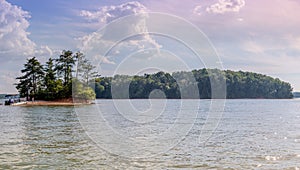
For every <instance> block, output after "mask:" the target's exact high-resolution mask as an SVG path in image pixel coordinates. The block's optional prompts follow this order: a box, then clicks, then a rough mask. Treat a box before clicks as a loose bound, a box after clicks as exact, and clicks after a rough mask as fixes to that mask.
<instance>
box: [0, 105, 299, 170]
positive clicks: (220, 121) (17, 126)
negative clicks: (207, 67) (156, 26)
mask: <svg viewBox="0 0 300 170" xmlns="http://www.w3.org/2000/svg"><path fill="white" fill-rule="evenodd" d="M120 102H121V104H120V103H119V104H117V107H116V103H113V102H112V100H97V102H96V104H95V105H90V106H78V107H41V106H37V107H10V106H0V169H26V168H27V169H291V170H292V169H294V170H296V169H299V168H300V100H297V99H291V100H260V99H257V100H247V99H244V100H226V102H225V107H224V112H222V114H219V113H221V112H219V113H218V114H217V115H215V114H213V113H210V111H209V109H210V104H211V102H212V101H211V100H185V104H184V106H183V104H182V101H181V100H155V101H154V104H153V103H152V104H153V105H151V103H149V100H132V102H131V105H130V106H133V107H134V108H135V111H137V112H138V113H140V114H134V113H133V110H127V109H124V106H125V105H126V102H128V101H124V100H120ZM122 102H125V103H122ZM122 104H124V105H122ZM127 104H128V103H127ZM155 104H157V105H155ZM161 104H162V105H161ZM197 104H199V105H198V107H196V106H197ZM121 105H122V107H121ZM156 106H157V107H156ZM161 106H163V107H161ZM179 111H181V113H179ZM195 113H196V114H195ZM180 114H181V116H178V115H180ZM99 115H100V116H99ZM209 115H212V117H213V119H212V120H215V121H212V122H207V121H206V120H207V117H208V116H209ZM220 115H221V116H222V117H218V116H220ZM214 116H215V117H214ZM178 117H179V118H180V120H178ZM98 118H99V119H98ZM98 120H104V121H99V122H98ZM209 123H211V126H207V128H205V127H206V126H205V125H206V124H209ZM99 124H101V125H99ZM107 126H108V127H107ZM209 127H212V129H213V130H212V131H211V132H212V133H211V132H210V129H209ZM174 128H175V129H174ZM204 132H207V134H209V135H208V137H209V138H208V139H207V140H202V141H201V138H199V137H200V136H201V134H205V133H204ZM120 136H121V137H120ZM128 139H130V140H128ZM130 141H131V142H132V143H130Z"/></svg>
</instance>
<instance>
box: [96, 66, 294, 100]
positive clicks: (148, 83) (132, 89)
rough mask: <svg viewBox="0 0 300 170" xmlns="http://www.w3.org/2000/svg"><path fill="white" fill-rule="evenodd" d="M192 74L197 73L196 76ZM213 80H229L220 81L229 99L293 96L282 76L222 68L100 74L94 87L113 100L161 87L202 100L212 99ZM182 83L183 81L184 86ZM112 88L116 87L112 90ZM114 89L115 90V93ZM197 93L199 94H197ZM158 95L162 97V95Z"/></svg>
mask: <svg viewBox="0 0 300 170" xmlns="http://www.w3.org/2000/svg"><path fill="white" fill-rule="evenodd" d="M191 75H192V76H193V77H192V78H191ZM220 75H222V76H220ZM191 79H194V80H191ZM212 79H225V80H220V81H224V85H225V86H226V87H225V88H224V89H225V90H226V98H228V99H240V98H251V99H286V98H293V94H292V91H293V89H292V87H291V85H290V84H289V83H287V82H283V81H281V80H279V79H278V78H272V77H270V76H266V75H263V74H257V73H252V72H243V71H230V70H226V71H221V70H218V69H205V68H203V69H199V70H193V71H191V72H184V71H181V72H174V73H172V74H170V73H164V72H158V73H155V74H145V75H143V76H138V75H135V76H128V75H116V76H114V77H98V78H96V79H95V82H94V84H93V87H94V89H95V92H96V97H97V98H105V99H111V98H112V97H113V98H131V99H136V98H143V99H145V98H148V97H149V95H150V93H151V92H152V91H153V90H161V91H162V92H163V93H164V95H165V97H166V98H168V99H181V98H195V96H196V97H197V98H201V99H211V98H212V90H211V83H210V82H211V80H212ZM215 82H218V81H215ZM178 84H180V87H179V85H178ZM112 87H114V89H111V88H112ZM194 87H198V89H197V90H195V89H193V88H194ZM124 89H129V93H128V94H124ZM127 91H128V90H127ZM111 92H113V94H114V96H112V93H111ZM195 92H198V93H199V94H197V95H195V94H194V93H195ZM183 94H185V95H183ZM161 97H164V96H161ZM154 98H155V95H154ZM158 98H160V97H159V96H158Z"/></svg>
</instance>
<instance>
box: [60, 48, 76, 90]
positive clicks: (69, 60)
mask: <svg viewBox="0 0 300 170" xmlns="http://www.w3.org/2000/svg"><path fill="white" fill-rule="evenodd" d="M56 62H57V64H56V70H57V73H58V75H60V76H62V77H63V82H64V85H65V86H66V85H68V84H69V83H70V82H71V81H72V71H73V70H72V69H73V66H74V65H75V62H76V59H75V57H74V56H73V53H72V51H65V50H64V51H63V52H62V54H61V55H60V56H59V58H58V59H56Z"/></svg>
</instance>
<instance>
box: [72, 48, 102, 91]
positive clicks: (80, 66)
mask: <svg viewBox="0 0 300 170" xmlns="http://www.w3.org/2000/svg"><path fill="white" fill-rule="evenodd" d="M75 56H76V58H77V72H76V78H77V79H78V78H79V76H80V77H81V79H82V81H83V82H84V84H85V85H86V86H89V81H90V80H91V79H92V78H94V77H95V76H96V75H97V72H96V71H95V68H96V67H95V66H94V65H92V63H91V62H90V61H89V60H88V59H86V57H85V55H83V54H82V53H80V52H78V53H76V55H75Z"/></svg>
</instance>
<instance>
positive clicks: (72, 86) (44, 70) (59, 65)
mask: <svg viewBox="0 0 300 170" xmlns="http://www.w3.org/2000/svg"><path fill="white" fill-rule="evenodd" d="M75 67H76V68H77V72H76V75H75V76H74V75H73V72H74V68H75ZM94 68H95V66H93V65H92V64H91V63H90V62H89V61H88V60H87V59H86V58H85V56H84V55H83V54H82V53H80V52H77V53H75V54H73V52H72V51H65V50H64V51H62V53H61V55H60V56H59V57H58V58H56V59H52V58H49V60H48V61H47V62H46V63H45V64H44V65H42V64H41V63H40V62H39V61H38V59H37V58H36V57H32V58H30V59H28V60H27V62H26V63H25V64H24V68H23V69H22V70H21V72H22V74H23V75H22V76H20V77H17V80H19V83H17V84H16V88H17V90H18V91H19V93H20V95H21V97H26V98H27V100H33V99H37V100H58V99H69V98H72V97H73V99H74V98H76V99H82V100H92V99H94V98H95V96H96V95H95V92H94V90H93V89H92V88H91V87H89V86H90V84H89V83H90V79H92V78H94V77H95V75H96V72H94V71H93V70H94Z"/></svg>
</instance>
